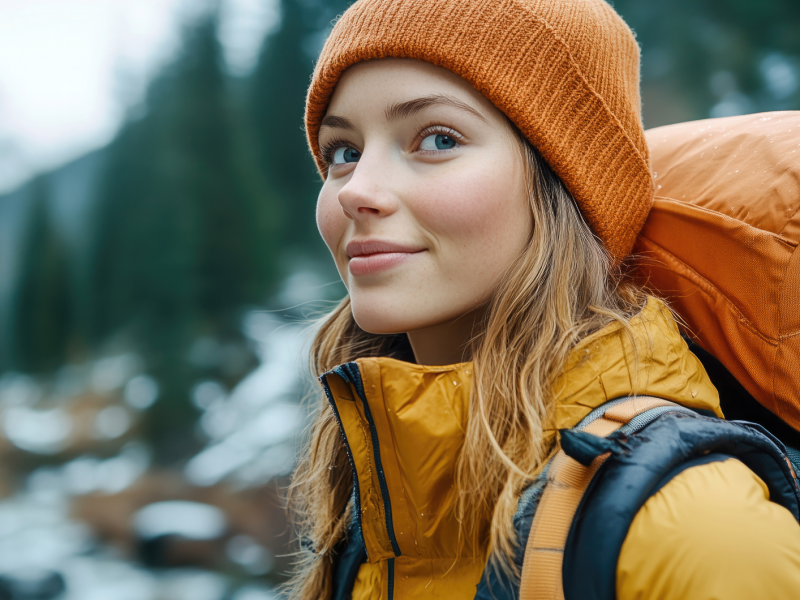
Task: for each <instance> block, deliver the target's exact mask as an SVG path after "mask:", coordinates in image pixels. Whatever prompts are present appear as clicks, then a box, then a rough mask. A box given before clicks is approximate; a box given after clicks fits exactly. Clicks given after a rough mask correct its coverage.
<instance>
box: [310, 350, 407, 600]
mask: <svg viewBox="0 0 800 600" xmlns="http://www.w3.org/2000/svg"><path fill="white" fill-rule="evenodd" d="M330 374H335V375H338V376H339V377H341V378H342V380H343V381H344V382H345V383H350V384H352V386H353V387H354V388H355V390H356V394H357V395H358V398H359V400H361V403H362V405H363V407H364V416H366V418H367V423H368V424H369V432H370V438H371V441H372V454H373V456H374V459H375V471H376V473H377V475H378V483H379V485H380V488H381V500H382V501H383V514H384V517H385V519H386V533H387V534H388V536H389V543H391V545H392V552H394V555H395V556H400V555H401V554H402V552H400V546H399V545H398V543H397V537H396V536H395V533H394V525H393V523H392V503H391V500H390V499H389V486H388V485H387V484H386V474H385V473H384V471H383V463H382V462H381V451H380V445H379V443H378V429H377V428H376V427H375V420H374V419H373V418H372V411H370V408H369V403H368V402H367V396H366V394H365V393H364V384H363V382H362V380H361V372H360V371H359V369H358V364H357V363H355V362H350V363H346V364H343V365H340V366H338V367H336V368H334V369H332V370H331V371H328V372H327V373H324V374H323V375H322V376H321V377H320V381H321V382H322V384H323V387H324V388H325V395H326V397H327V398H328V402H330V404H331V407H332V408H333V414H334V416H335V417H336V421H337V422H338V424H339V430H340V431H341V433H342V438H343V439H344V444H345V448H346V450H347V457H348V459H349V460H350V468H351V469H352V470H353V486H354V491H355V509H356V510H357V516H358V527H359V530H360V531H361V534H362V539H363V529H362V525H361V502H360V495H359V488H358V473H357V472H356V464H355V461H354V460H353V453H352V451H351V450H350V445H349V444H348V443H347V436H346V435H345V432H344V425H343V424H342V419H341V417H340V416H339V411H338V410H337V409H336V403H335V401H334V399H333V394H332V393H331V390H330V386H329V385H328V381H327V378H328V375H330ZM388 569H389V571H388V573H389V574H388V600H392V598H393V597H394V558H390V559H389V564H388Z"/></svg>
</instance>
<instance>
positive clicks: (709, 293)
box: [634, 111, 800, 436]
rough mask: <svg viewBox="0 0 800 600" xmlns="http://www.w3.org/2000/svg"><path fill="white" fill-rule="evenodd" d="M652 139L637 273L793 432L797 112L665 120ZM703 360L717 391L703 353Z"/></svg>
mask: <svg viewBox="0 0 800 600" xmlns="http://www.w3.org/2000/svg"><path fill="white" fill-rule="evenodd" d="M647 140H648V143H649V146H650V152H651V161H652V169H653V177H654V178H655V185H656V198H655V202H654V204H653V208H652V211H651V212H650V216H649V217H648V220H647V223H646V224H645V226H644V229H643V230H642V232H641V235H640V236H639V239H638V241H637V244H636V247H635V249H634V252H635V253H636V254H638V255H640V257H641V260H640V264H641V267H640V271H639V276H640V277H641V280H642V281H643V282H644V283H645V284H646V285H647V286H648V287H650V288H651V289H653V290H654V291H655V292H656V293H657V294H658V295H660V296H662V297H665V298H667V299H668V300H669V301H670V303H671V306H672V307H673V309H675V310H676V312H677V313H678V314H679V315H680V317H681V318H682V319H683V321H684V322H685V325H686V326H685V333H686V334H687V336H688V337H689V338H690V339H691V340H693V341H694V342H695V343H696V344H697V345H699V346H700V347H701V348H702V349H703V350H705V351H707V352H708V353H710V355H713V357H716V359H717V360H718V361H719V362H720V363H721V364H722V365H724V367H725V369H727V371H729V372H730V374H732V375H733V376H734V377H735V378H736V380H737V381H738V383H740V384H741V385H742V386H743V387H744V389H746V390H747V392H749V395H752V397H753V398H755V399H756V400H757V401H758V402H759V403H761V405H763V406H764V407H766V408H768V409H769V411H771V412H772V413H773V414H774V415H777V416H778V417H780V419H781V420H782V421H783V422H784V423H787V424H789V425H790V426H791V427H792V428H793V429H794V430H795V431H792V432H790V433H791V434H793V435H794V434H795V432H796V431H800V250H798V244H800V112H798V111H787V112H773V113H762V114H756V115H746V116H741V117H729V118H724V119H709V120H705V121H695V122H690V123H681V124H678V125H669V126H666V127H659V128H657V129H651V130H649V131H648V132H647ZM697 353H698V354H699V355H700V357H701V360H703V362H704V363H706V366H707V370H709V374H710V375H711V376H712V380H714V383H715V384H718V382H717V380H715V374H714V373H712V372H711V371H712V370H714V368H713V366H712V367H711V368H709V365H708V364H707V358H708V356H707V355H705V353H704V352H703V351H702V350H699V351H698V352H697ZM711 360H712V361H713V359H711ZM716 379H719V378H718V377H717V378H716ZM734 384H736V382H734ZM718 387H720V384H718ZM723 387H724V383H723ZM720 392H721V396H722V399H723V410H726V409H727V410H728V411H729V412H730V411H733V412H734V413H737V414H734V415H733V417H734V418H742V417H743V416H744V417H747V416H751V415H747V414H744V415H743V414H742V413H741V411H740V407H739V406H737V405H736V403H735V402H734V403H733V404H732V403H731V402H730V401H729V402H728V404H727V406H726V404H725V403H724V402H725V400H726V397H725V396H726V394H725V393H724V390H722V389H721V390H720ZM764 412H766V411H764ZM769 416H771V415H768V417H769ZM728 417H729V418H730V417H731V415H728ZM751 420H757V419H754V418H751ZM775 422H777V420H775ZM764 424H765V425H767V426H768V428H769V427H770V425H773V423H769V424H768V423H764ZM782 425H783V423H780V422H777V425H775V427H780V426H782ZM775 433H776V434H778V435H779V436H780V434H779V433H778V432H775Z"/></svg>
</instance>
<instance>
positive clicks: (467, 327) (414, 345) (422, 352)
mask: <svg viewBox="0 0 800 600" xmlns="http://www.w3.org/2000/svg"><path fill="white" fill-rule="evenodd" d="M484 313H485V307H481V308H477V309H475V310H472V311H470V312H468V313H466V314H463V315H460V316H458V317H456V318H455V319H451V320H449V321H445V322H443V323H438V324H436V325H432V326H431V327H426V328H424V329H417V330H415V331H409V332H407V335H408V341H409V342H410V343H411V349H412V350H413V351H414V359H415V360H416V362H417V364H418V365H429V366H440V365H452V364H456V363H460V362H467V361H469V360H472V356H471V353H470V350H471V346H472V345H471V343H470V342H472V340H473V339H474V338H475V336H476V335H477V334H478V333H480V323H481V320H482V317H483V315H484Z"/></svg>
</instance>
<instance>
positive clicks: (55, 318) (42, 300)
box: [11, 176, 73, 374]
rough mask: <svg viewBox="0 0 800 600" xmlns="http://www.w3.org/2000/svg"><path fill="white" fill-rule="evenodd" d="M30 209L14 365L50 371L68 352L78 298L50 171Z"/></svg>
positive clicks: (37, 183) (37, 184)
mask: <svg viewBox="0 0 800 600" xmlns="http://www.w3.org/2000/svg"><path fill="white" fill-rule="evenodd" d="M29 202H30V213H29V216H28V224H27V231H26V233H25V236H24V241H23V247H22V252H21V257H22V260H21V263H20V273H19V276H18V280H17V285H16V287H15V292H16V294H15V297H14V301H13V306H12V313H13V316H12V319H11V324H12V331H11V366H12V368H16V369H18V370H21V371H27V372H29V373H37V374H49V372H51V371H52V370H54V369H56V368H58V367H59V366H61V365H62V364H63V363H64V362H65V361H66V360H67V356H68V351H69V346H70V341H71V335H72V334H73V327H72V325H73V321H72V317H73V306H72V304H73V301H72V300H73V299H72V290H71V289H70V279H69V269H68V264H67V254H66V252H65V248H64V243H63V240H62V238H61V235H60V233H59V231H58V230H57V228H56V227H55V223H54V220H53V216H52V213H51V207H50V200H49V190H48V183H47V179H46V176H40V177H37V178H36V179H35V180H34V181H33V182H32V183H31V186H30V189H29Z"/></svg>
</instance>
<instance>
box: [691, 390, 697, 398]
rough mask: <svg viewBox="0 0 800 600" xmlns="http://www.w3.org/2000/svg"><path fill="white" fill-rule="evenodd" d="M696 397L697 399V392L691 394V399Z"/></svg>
mask: <svg viewBox="0 0 800 600" xmlns="http://www.w3.org/2000/svg"><path fill="white" fill-rule="evenodd" d="M696 397H697V390H695V391H693V392H692V398H696Z"/></svg>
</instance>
